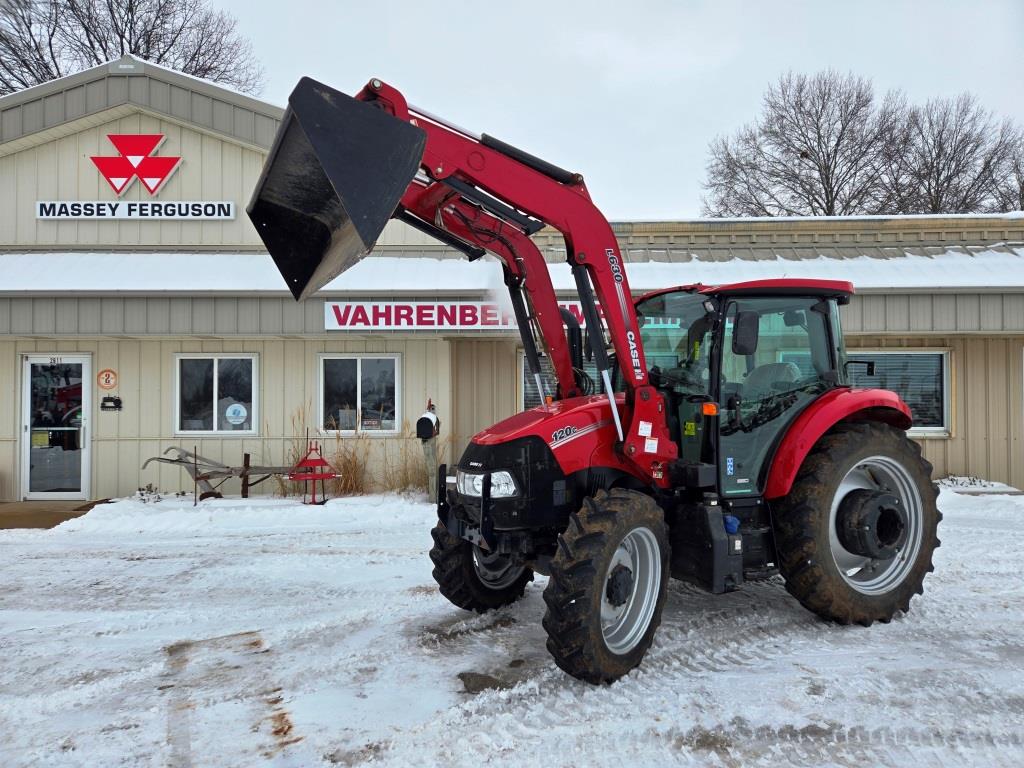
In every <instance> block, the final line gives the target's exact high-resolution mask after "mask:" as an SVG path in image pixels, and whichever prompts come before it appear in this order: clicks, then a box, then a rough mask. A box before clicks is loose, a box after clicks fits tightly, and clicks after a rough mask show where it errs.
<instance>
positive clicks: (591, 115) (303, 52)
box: [212, 0, 1024, 220]
mask: <svg viewBox="0 0 1024 768" xmlns="http://www.w3.org/2000/svg"><path fill="white" fill-rule="evenodd" d="M212 4H213V5H215V6H217V5H219V6H222V7H225V8H227V9H228V10H230V11H231V12H233V13H234V14H235V15H236V16H237V17H238V19H239V26H240V28H241V31H242V32H243V33H244V34H246V35H247V36H248V37H249V38H250V39H251V40H252V42H253V45H254V47H255V51H256V54H257V56H258V57H259V58H260V60H261V61H262V63H263V65H264V66H265V67H266V73H267V85H266V88H265V90H264V92H263V97H264V98H266V99H267V100H269V101H272V102H274V103H278V104H282V105H283V104H284V103H285V102H286V100H287V97H288V93H289V92H290V91H291V89H292V87H293V86H294V85H295V83H296V82H297V81H298V79H299V78H300V77H301V76H303V75H309V76H311V77H314V78H316V79H318V80H322V81H323V82H325V83H328V84H329V85H332V86H334V87H336V88H338V89H339V90H341V91H344V92H346V93H354V92H355V91H357V90H359V88H361V87H362V85H363V84H365V83H366V81H367V80H369V79H370V78H371V77H381V78H383V79H384V80H386V81H388V82H390V83H391V84H392V85H395V86H397V87H398V88H399V89H400V90H402V91H403V92H404V93H405V95H406V97H407V98H408V99H409V101H410V103H413V104H416V105H418V106H420V107H422V108H424V109H426V110H428V111H430V112H434V113H435V114H438V115H441V116H443V117H445V118H446V119H448V120H450V121H452V122H455V123H457V124H459V125H462V126H465V127H466V128H469V129H472V130H474V131H476V132H486V133H490V134H491V135H493V136H496V137H498V138H500V139H502V140H504V141H507V142H509V143H511V144H515V145H517V146H520V147H522V148H523V149H525V150H527V151H529V152H532V153H533V154H536V155H539V156H540V157H543V158H544V159H546V160H550V161H551V162H553V163H555V164H557V165H561V166H563V167H565V168H568V169H570V170H574V171H579V172H581V173H583V175H584V176H585V177H586V180H587V186H588V188H589V189H590V192H591V194H592V195H593V197H594V200H595V202H596V203H597V204H598V206H599V207H600V208H601V209H602V211H603V212H604V213H605V215H606V216H608V217H609V218H610V219H613V220H622V219H680V218H691V217H695V216H698V215H700V207H701V194H702V189H701V182H702V180H703V178H704V166H705V162H706V159H707V146H708V142H709V141H710V140H711V139H712V138H714V137H715V136H716V135H719V134H722V133H730V132H732V131H733V130H734V129H735V128H737V127H738V126H740V125H741V124H743V123H744V122H747V121H749V120H751V119H752V118H753V117H754V116H755V115H756V114H757V112H758V110H759V105H760V99H761V95H762V94H763V92H764V90H765V87H766V86H767V85H768V83H769V82H771V81H773V80H774V79H776V78H777V77H778V76H779V74H781V73H783V72H785V71H787V70H789V69H792V70H794V71H796V72H807V73H813V72H816V71H818V70H821V69H824V68H828V67H833V68H836V69H839V70H841V71H844V72H845V71H853V72H855V73H857V74H859V75H864V76H867V77H870V78H871V79H873V80H874V83H875V86H876V89H877V90H878V91H879V92H884V91H885V90H887V89H889V88H901V89H903V90H904V91H906V92H907V94H908V95H909V96H910V98H911V99H913V100H920V101H924V100H927V99H928V98H931V97H934V96H952V95H955V94H957V93H959V92H961V91H964V90H969V91H973V92H974V93H975V94H977V95H978V96H979V97H980V98H981V100H982V102H983V103H984V104H985V105H986V106H988V107H989V108H991V109H993V110H995V111H996V112H998V113H1000V114H1004V115H1009V116H1011V117H1013V118H1014V119H1016V120H1017V121H1018V122H1020V123H1024V73H1022V68H1024V0H1003V1H999V0H960V1H957V2H952V1H950V2H942V1H940V0H913V1H907V2H900V1H899V0H888V1H877V0H876V1H870V0H858V1H857V2H822V1H821V0H818V1H817V2H811V1H809V2H799V1H797V0H792V1H791V0H774V1H773V2H755V1H754V0H749V1H748V2H738V1H737V2H730V1H728V0H709V1H707V2H696V1H693V2H691V1H688V0H678V2H668V1H665V2H640V1H634V2H626V1H624V0H619V2H603V1H602V0H590V1H589V2H558V0H547V2H536V1H535V0H515V2H476V3H474V2H445V1H443V0H433V1H432V2H422V0H420V1H419V2H405V1H398V0H393V1H392V2H385V1H384V0H361V1H360V2H351V1H350V0H342V1H340V2H329V1H327V0H320V1H319V2H317V0H287V1H286V2H281V0H244V1H241V0H212Z"/></svg>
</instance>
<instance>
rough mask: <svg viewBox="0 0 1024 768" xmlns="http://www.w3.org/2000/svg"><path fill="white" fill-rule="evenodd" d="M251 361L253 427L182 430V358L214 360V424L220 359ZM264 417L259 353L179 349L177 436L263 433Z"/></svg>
mask: <svg viewBox="0 0 1024 768" xmlns="http://www.w3.org/2000/svg"><path fill="white" fill-rule="evenodd" d="M221 359H225V360H250V361H251V362H252V418H251V419H250V422H251V423H252V429H182V428H181V361H182V360H213V361H214V363H213V403H214V410H213V413H214V424H216V423H217V419H216V413H217V406H216V404H217V389H218V386H219V382H218V381H217V366H218V363H217V361H218V360H221ZM259 418H260V356H259V353H257V352H177V353H175V355H174V434H175V436H182V437H187V436H198V437H219V438H232V437H240V438H246V437H254V436H259V434H260V428H259Z"/></svg>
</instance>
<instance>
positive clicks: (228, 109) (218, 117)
mask: <svg viewBox="0 0 1024 768" xmlns="http://www.w3.org/2000/svg"><path fill="white" fill-rule="evenodd" d="M233 111H234V108H233V107H232V106H231V105H230V104H228V103H227V102H226V101H221V100H220V99H214V100H213V128H214V130H216V131H220V132H221V133H226V134H231V133H233V132H234V126H233V124H232V118H233V114H232V113H233Z"/></svg>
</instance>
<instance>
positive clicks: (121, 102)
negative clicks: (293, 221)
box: [0, 56, 284, 155]
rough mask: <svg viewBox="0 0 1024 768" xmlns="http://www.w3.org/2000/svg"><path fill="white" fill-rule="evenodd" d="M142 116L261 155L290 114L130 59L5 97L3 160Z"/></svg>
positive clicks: (1, 103)
mask: <svg viewBox="0 0 1024 768" xmlns="http://www.w3.org/2000/svg"><path fill="white" fill-rule="evenodd" d="M136 110H141V111H143V112H148V113H151V114H154V115H156V116H158V117H165V118H169V119H171V120H175V121H177V122H180V123H182V124H184V125H188V126H191V127H195V128H198V129H200V130H204V131H207V132H210V133H213V134H215V135H219V136H223V137H225V138H228V139H231V140H233V141H236V142H240V143H243V144H247V145H249V146H252V147H254V148H258V149H269V148H270V145H271V143H272V142H273V140H274V135H275V134H276V132H277V127H278V125H279V124H280V122H281V117H282V116H283V115H284V110H283V109H282V108H281V107H279V106H276V105H274V104H269V103H267V102H265V101H260V100H259V99H255V98H253V97H251V96H247V95H246V94H244V93H240V92H238V91H235V90H233V89H231V88H227V87H225V86H222V85H218V84H217V83H213V82H210V81H209V80H203V79H201V78H198V77H192V76H190V75H186V74H183V73H181V72H176V71H174V70H171V69H167V68H166V67H162V66H160V65H158V64H153V63H152V62H148V61H145V60H143V59H139V58H136V57H134V56H123V57H122V58H120V59H117V60H116V61H110V62H107V63H106V64H100V65H98V66H95V67H92V68H90V69H86V70H83V71H81V72H76V73H75V74H73V75H67V76H66V77H61V78H58V79H56V80H51V81H50V82H47V83H42V84H41V85H37V86H34V87H32V88H27V89H25V90H23V91H18V92H17V93H12V94H9V95H7V96H3V97H0V155H6V154H10V153H12V152H17V151H21V150H23V149H27V148H29V147H31V146H34V145H35V144H39V143H42V142H44V141H50V140H52V139H55V138H59V137H60V136H63V135H68V134H71V133H74V132H75V131H78V130H81V129H82V128H83V127H87V126H89V125H91V124H93V123H95V121H96V119H97V118H98V116H99V115H100V114H103V115H104V118H109V116H110V113H111V112H114V113H115V114H116V115H120V113H127V112H133V111H136Z"/></svg>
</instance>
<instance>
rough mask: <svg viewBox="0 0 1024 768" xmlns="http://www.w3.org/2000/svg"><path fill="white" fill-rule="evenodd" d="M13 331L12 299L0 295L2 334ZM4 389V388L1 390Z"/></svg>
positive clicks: (0, 328)
mask: <svg viewBox="0 0 1024 768" xmlns="http://www.w3.org/2000/svg"><path fill="white" fill-rule="evenodd" d="M10 331H11V300H10V299H5V298H3V297H0V334H7V333H10ZM0 391H2V390H0Z"/></svg>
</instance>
